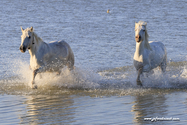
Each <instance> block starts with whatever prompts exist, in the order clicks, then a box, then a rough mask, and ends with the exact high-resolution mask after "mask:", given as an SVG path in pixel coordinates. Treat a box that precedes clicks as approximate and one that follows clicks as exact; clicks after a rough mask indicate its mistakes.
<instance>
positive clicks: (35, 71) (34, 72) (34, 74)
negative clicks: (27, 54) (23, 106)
mask: <svg viewBox="0 0 187 125" xmlns="http://www.w3.org/2000/svg"><path fill="white" fill-rule="evenodd" d="M37 71H38V69H36V70H34V71H33V78H32V88H33V89H37V85H34V84H35V83H34V79H35V77H36V74H37Z"/></svg>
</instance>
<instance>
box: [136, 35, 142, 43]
mask: <svg viewBox="0 0 187 125" xmlns="http://www.w3.org/2000/svg"><path fill="white" fill-rule="evenodd" d="M135 40H136V42H137V43H139V42H141V36H139V35H137V36H136V37H135Z"/></svg>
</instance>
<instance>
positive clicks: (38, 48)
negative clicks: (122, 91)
mask: <svg viewBox="0 0 187 125" xmlns="http://www.w3.org/2000/svg"><path fill="white" fill-rule="evenodd" d="M21 31H22V36H21V46H20V51H21V52H23V53H24V52H25V51H26V50H27V49H28V51H29V53H30V68H31V69H32V70H33V79H32V88H37V86H36V85H34V84H35V83H34V79H35V76H36V74H37V73H41V72H46V71H49V72H57V73H59V74H60V71H61V69H62V68H63V67H64V66H67V67H68V68H69V69H70V70H71V69H73V68H74V54H73V51H72V49H71V48H70V46H69V45H68V44H67V43H66V42H64V41H53V42H50V43H49V44H47V43H45V42H43V40H42V39H41V38H40V37H38V36H37V35H36V33H34V31H33V27H31V28H27V29H25V30H24V29H23V28H22V27H21Z"/></svg>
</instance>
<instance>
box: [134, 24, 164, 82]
mask: <svg viewBox="0 0 187 125" xmlns="http://www.w3.org/2000/svg"><path fill="white" fill-rule="evenodd" d="M146 25H147V23H146V22H143V21H139V22H138V23H135V41H136V51H135V53H134V66H135V68H136V70H137V71H138V77H137V80H136V82H137V85H141V86H142V83H141V81H140V75H141V74H142V72H150V71H151V70H152V69H154V68H156V67H157V66H159V67H160V68H161V70H162V72H165V70H166V65H167V53H166V48H165V46H164V44H163V43H161V42H148V37H149V35H148V33H147V29H146Z"/></svg>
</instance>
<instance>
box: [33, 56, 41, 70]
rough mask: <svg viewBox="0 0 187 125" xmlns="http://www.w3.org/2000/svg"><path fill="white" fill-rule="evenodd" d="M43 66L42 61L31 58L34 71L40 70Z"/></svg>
mask: <svg viewBox="0 0 187 125" xmlns="http://www.w3.org/2000/svg"><path fill="white" fill-rule="evenodd" d="M42 65H43V63H42V61H40V59H37V58H36V57H31V58H30V66H31V68H32V69H33V70H35V69H38V68H39V67H40V66H42Z"/></svg>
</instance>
